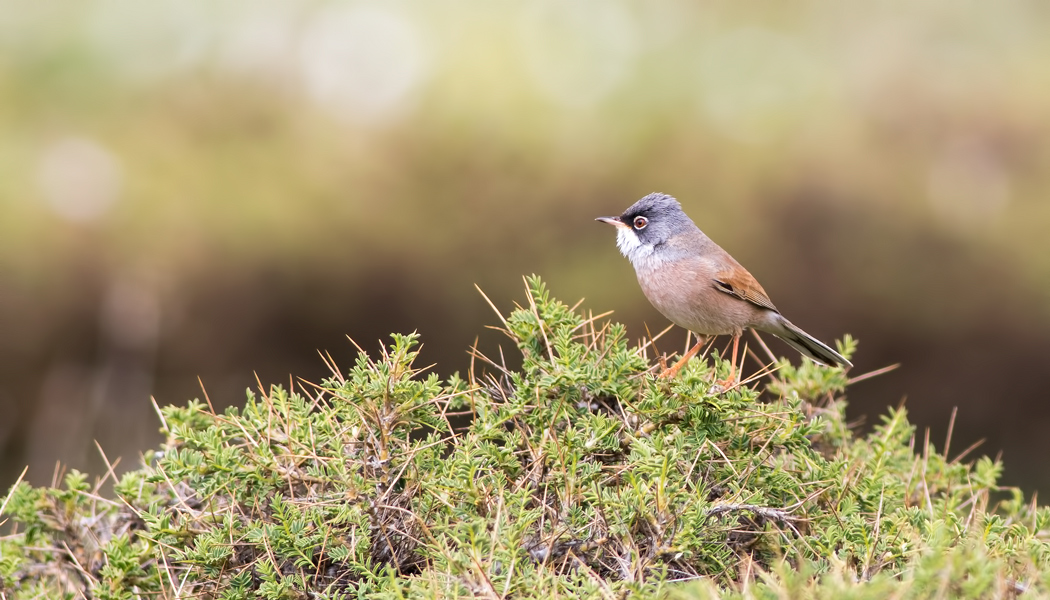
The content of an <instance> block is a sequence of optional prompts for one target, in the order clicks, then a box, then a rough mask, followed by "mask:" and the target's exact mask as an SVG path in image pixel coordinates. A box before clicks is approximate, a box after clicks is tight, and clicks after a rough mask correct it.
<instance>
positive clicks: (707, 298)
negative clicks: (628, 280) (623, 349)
mask: <svg viewBox="0 0 1050 600" xmlns="http://www.w3.org/2000/svg"><path fill="white" fill-rule="evenodd" d="M636 273H637V275H638V283H639V285H641V287H642V292H643V293H644V294H645V297H646V298H648V299H649V302H651V303H652V305H653V306H654V307H656V310H658V311H660V313H661V314H662V315H663V316H665V317H667V318H668V319H670V320H671V322H672V323H674V324H675V325H678V326H679V327H684V328H685V329H688V330H690V331H692V332H694V333H698V334H701V335H730V334H739V333H740V332H741V331H742V330H743V329H745V328H747V327H749V326H750V325H751V321H753V319H754V315H753V313H754V310H753V309H751V308H750V306H749V305H748V303H746V302H743V301H741V300H739V299H737V298H734V297H732V296H730V295H728V294H726V293H724V292H720V291H718V290H716V289H715V287H714V283H713V280H712V279H711V278H710V277H708V276H706V274H704V273H698V272H696V271H683V270H682V269H676V268H673V267H672V266H671V265H667V266H659V267H656V268H649V269H643V270H640V271H637V272H636Z"/></svg>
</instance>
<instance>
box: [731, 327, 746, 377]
mask: <svg viewBox="0 0 1050 600" xmlns="http://www.w3.org/2000/svg"><path fill="white" fill-rule="evenodd" d="M739 345H740V334H739V333H738V334H736V335H734V336H733V353H732V354H731V355H729V382H730V383H732V382H733V381H735V380H736V349H737V346H739ZM740 362H741V363H743V362H744V358H743V357H740ZM740 366H741V367H743V364H741V365H740Z"/></svg>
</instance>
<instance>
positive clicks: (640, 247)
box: [616, 227, 656, 269]
mask: <svg viewBox="0 0 1050 600" xmlns="http://www.w3.org/2000/svg"><path fill="white" fill-rule="evenodd" d="M616 247H617V248H619V249H620V253H621V254H623V255H624V256H626V257H627V260H629V261H631V264H632V265H634V268H635V269H637V268H638V267H639V266H640V265H643V264H646V263H651V262H653V261H655V260H656V259H655V257H654V256H653V250H654V249H655V248H654V247H653V246H651V245H648V244H643V243H642V241H641V240H639V239H638V234H636V233H635V232H634V230H633V229H628V228H626V227H622V228H617V229H616Z"/></svg>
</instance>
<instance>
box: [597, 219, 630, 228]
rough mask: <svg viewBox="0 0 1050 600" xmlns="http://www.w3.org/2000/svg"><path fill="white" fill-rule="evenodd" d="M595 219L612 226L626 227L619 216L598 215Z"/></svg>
mask: <svg viewBox="0 0 1050 600" xmlns="http://www.w3.org/2000/svg"><path fill="white" fill-rule="evenodd" d="M595 221H601V222H602V223H608V224H609V225H612V226H613V227H627V225H625V224H624V222H623V221H621V220H620V218H619V217H598V218H597V219H595Z"/></svg>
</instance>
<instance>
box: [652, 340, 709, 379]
mask: <svg viewBox="0 0 1050 600" xmlns="http://www.w3.org/2000/svg"><path fill="white" fill-rule="evenodd" d="M701 346H703V340H701V341H699V342H697V343H696V345H695V346H693V347H692V348H690V349H689V352H686V353H685V356H683V357H682V358H681V359H680V360H679V361H678V362H676V363H675V364H674V366H673V367H671V368H670V369H668V368H667V362H666V361H664V360H661V361H660V363H661V364H662V365H663V366H664V370H663V372H661V373H660V374H659V375H658V377H659V378H660V379H674V376H675V375H677V374H678V372H679V371H681V370H682V367H684V366H685V364H686V363H687V362H689V359H691V358H693V357H694V356H696V353H697V352H699V351H700V347H701Z"/></svg>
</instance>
